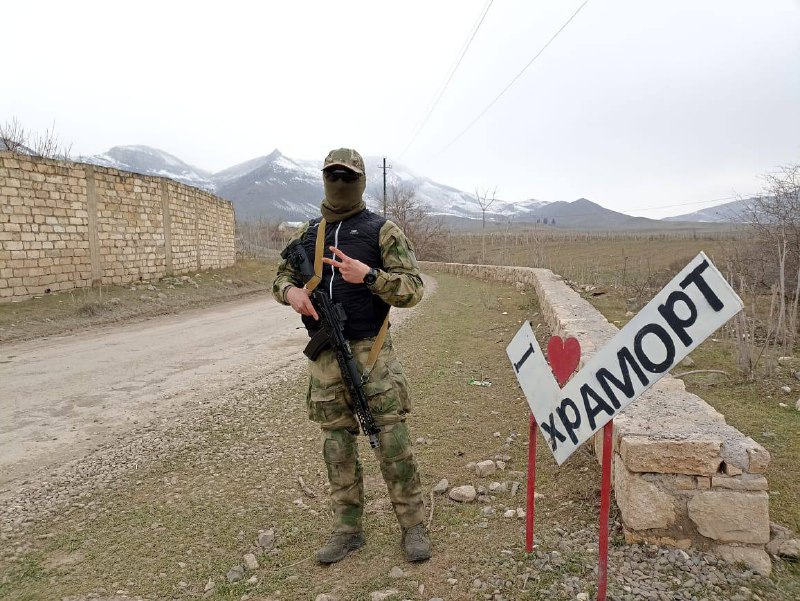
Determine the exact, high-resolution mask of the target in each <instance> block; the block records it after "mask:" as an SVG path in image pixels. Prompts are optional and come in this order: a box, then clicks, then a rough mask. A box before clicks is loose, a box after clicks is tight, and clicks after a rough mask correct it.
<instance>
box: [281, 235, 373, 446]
mask: <svg viewBox="0 0 800 601" xmlns="http://www.w3.org/2000/svg"><path fill="white" fill-rule="evenodd" d="M281 258H283V259H285V260H286V261H288V262H289V264H290V265H291V266H292V267H293V268H294V270H295V271H297V272H298V273H299V274H300V276H301V277H302V279H303V282H307V281H308V280H310V279H311V278H312V277H313V276H314V267H313V266H312V265H311V261H309V260H308V255H307V254H306V251H305V248H303V244H302V243H301V242H300V240H294V241H292V242H291V243H289V245H288V246H287V247H286V248H284V249H283V252H281ZM311 303H312V304H313V305H314V309H316V311H317V315H319V318H320V319H319V321H320V325H321V326H322V329H320V331H319V332H317V333H316V334H315V335H314V336H313V337H312V338H311V340H310V341H309V343H308V344H307V345H306V348H305V349H304V350H303V354H304V355H305V356H306V357H308V358H309V359H311V360H312V361H314V360H316V358H317V357H318V356H319V354H320V353H321V352H322V351H324V350H325V349H326V348H333V350H334V352H335V353H336V360H337V361H338V362H339V370H340V371H341V372H342V380H343V381H344V385H345V386H346V387H347V390H348V392H349V393H350V398H351V399H352V400H353V406H354V407H355V414H356V418H358V423H359V424H360V425H361V430H362V431H363V432H364V435H365V436H367V437H369V446H370V447H372V448H373V449H375V448H377V447H378V433H379V432H380V429H379V428H378V426H376V425H375V419H374V418H373V416H372V411H370V408H369V403H368V402H367V395H366V394H365V393H364V380H363V378H362V377H361V374H360V373H358V366H357V365H356V361H355V359H354V357H353V349H352V348H350V342H349V341H348V340H347V338H345V336H344V322H345V321H347V315H346V314H345V312H344V307H342V304H341V303H334V302H333V300H331V297H330V296H328V294H327V293H326V292H325V291H324V290H322V289H321V288H320V287H317V288H315V289H314V291H313V292H312V293H311Z"/></svg>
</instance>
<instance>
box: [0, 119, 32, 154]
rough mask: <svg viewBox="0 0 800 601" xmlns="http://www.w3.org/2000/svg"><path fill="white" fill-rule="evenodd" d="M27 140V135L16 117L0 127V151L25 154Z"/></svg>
mask: <svg viewBox="0 0 800 601" xmlns="http://www.w3.org/2000/svg"><path fill="white" fill-rule="evenodd" d="M27 140H28V133H27V132H26V131H25V128H24V127H22V124H21V123H20V122H19V121H18V120H17V118H16V117H13V118H12V119H11V121H6V122H5V123H3V124H2V125H0V150H10V151H11V152H18V153H24V154H27V152H28V151H29V149H28V148H27V147H26V146H25V143H26V141H27Z"/></svg>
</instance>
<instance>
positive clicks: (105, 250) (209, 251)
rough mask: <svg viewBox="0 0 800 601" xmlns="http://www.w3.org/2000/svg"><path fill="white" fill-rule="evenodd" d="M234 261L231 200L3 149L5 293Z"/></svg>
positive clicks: (0, 206)
mask: <svg viewBox="0 0 800 601" xmlns="http://www.w3.org/2000/svg"><path fill="white" fill-rule="evenodd" d="M233 262H234V212H233V206H232V205H231V203H230V202H228V201H226V200H222V199H221V198H218V197H216V196H214V195H213V194H210V193H208V192H205V191H203V190H200V189H197V188H192V187H191V186H187V185H184V184H180V183H177V182H174V181H172V180H168V179H165V178H159V177H151V176H145V175H139V174H135V173H128V172H125V171H119V170H116V169H109V168H105V167H98V166H94V165H88V164H83V163H75V162H71V161H58V160H52V159H45V158H39V157H30V156H25V155H19V154H15V153H11V152H0V300H6V301H7V300H11V299H18V298H25V297H29V296H31V295H40V294H47V293H49V292H56V291H59V290H67V289H71V288H81V287H85V286H91V285H93V284H125V283H128V282H131V281H134V280H150V279H155V278H159V277H162V276H165V275H171V274H177V273H186V272H188V271H196V270H202V269H212V268H220V267H227V266H230V265H232V264H233Z"/></svg>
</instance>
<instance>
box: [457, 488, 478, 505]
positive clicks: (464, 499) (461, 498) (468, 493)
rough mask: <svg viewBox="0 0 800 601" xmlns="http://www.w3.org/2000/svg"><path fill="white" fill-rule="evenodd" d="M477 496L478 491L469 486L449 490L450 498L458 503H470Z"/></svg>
mask: <svg viewBox="0 0 800 601" xmlns="http://www.w3.org/2000/svg"><path fill="white" fill-rule="evenodd" d="M477 496H478V491H476V490H475V487H474V486H472V485H471V484H466V485H464V486H456V487H455V488H453V489H452V490H450V498H451V499H453V501H458V502H459V503H471V502H472V501H474V500H475V497H477Z"/></svg>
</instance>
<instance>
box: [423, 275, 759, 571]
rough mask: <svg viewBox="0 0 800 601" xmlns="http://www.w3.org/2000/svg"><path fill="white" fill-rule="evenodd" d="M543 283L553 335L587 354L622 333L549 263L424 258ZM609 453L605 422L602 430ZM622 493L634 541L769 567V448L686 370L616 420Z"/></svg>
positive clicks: (616, 477) (616, 466)
mask: <svg viewBox="0 0 800 601" xmlns="http://www.w3.org/2000/svg"><path fill="white" fill-rule="evenodd" d="M422 267H423V269H425V270H429V271H443V272H447V273H453V274H458V275H468V276H472V277H477V278H481V279H488V280H498V281H504V282H508V283H512V284H516V285H517V287H518V288H522V287H528V288H532V289H533V290H535V292H536V294H537V296H538V299H539V304H540V306H541V309H542V313H543V316H544V318H545V320H546V322H547V324H548V326H549V328H550V330H551V332H552V333H553V334H554V335H558V336H562V337H565V338H566V337H568V336H573V337H575V338H577V339H578V341H579V342H580V344H581V349H582V356H581V360H582V361H583V362H586V361H588V360H589V359H590V358H591V357H592V355H593V354H594V353H595V352H596V351H597V350H598V349H600V348H602V347H603V346H604V345H605V344H606V343H607V342H608V341H609V340H611V339H612V338H613V337H614V335H615V334H616V333H617V328H616V327H615V326H614V325H613V324H611V323H609V322H608V321H607V320H606V319H605V318H604V317H603V316H602V315H601V314H600V313H599V312H598V311H597V310H596V309H594V307H592V305H591V304H590V303H589V302H588V301H586V300H585V299H583V298H581V296H580V295H579V294H578V293H577V292H575V291H574V290H572V288H570V287H569V286H567V284H565V283H564V281H563V279H562V278H561V277H559V276H557V275H555V274H554V273H553V272H551V271H549V270H546V269H533V268H527V267H506V266H495V265H466V264H459V263H426V262H423V263H422ZM594 445H595V452H596V455H597V457H598V460H599V458H600V457H601V456H602V453H601V452H600V451H601V447H602V430H601V431H600V432H598V434H597V435H596V436H595V440H594ZM613 450H614V454H613V457H614V461H613V472H614V473H613V479H612V481H613V485H614V496H615V499H616V502H617V505H618V507H619V510H620V514H621V516H622V524H623V528H624V530H625V538H626V540H627V541H629V542H631V543H634V542H646V543H653V544H658V545H669V546H675V547H679V548H684V549H687V548H697V549H702V550H706V551H710V552H714V553H715V554H717V555H718V556H719V557H720V558H722V559H724V560H726V561H731V562H742V563H745V564H747V565H748V566H749V567H751V568H752V569H754V570H756V571H758V572H759V573H761V574H769V572H770V570H771V563H770V558H769V555H768V554H767V552H766V551H765V544H766V543H768V542H769V536H770V524H769V506H768V502H769V501H768V499H769V496H768V483H767V479H766V478H765V477H764V476H763V474H764V472H765V471H766V469H767V466H768V465H769V459H770V457H769V452H768V451H767V450H766V449H765V448H764V447H762V446H761V445H760V444H758V443H757V442H756V441H754V440H753V439H752V438H749V437H748V436H745V435H744V434H742V433H741V432H739V431H738V430H737V429H736V428H734V427H732V426H730V425H728V424H727V423H725V418H724V416H723V415H722V414H721V413H719V412H718V411H716V410H715V409H714V408H713V407H711V406H710V405H709V404H708V403H706V402H705V401H704V400H703V399H701V398H700V397H698V396H697V395H695V394H691V393H689V392H687V391H686V389H685V387H684V384H683V382H682V381H681V380H678V379H676V378H673V377H672V376H669V375H667V376H665V377H663V378H662V379H661V380H659V381H658V382H657V383H656V384H655V385H654V386H653V387H651V388H650V389H649V390H648V391H646V392H645V393H644V394H642V395H641V396H640V397H639V398H638V399H636V401H634V402H633V403H632V404H631V405H630V406H628V407H627V408H626V409H625V411H624V412H623V413H621V414H620V415H618V416H617V417H616V418H615V420H614V449H613Z"/></svg>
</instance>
